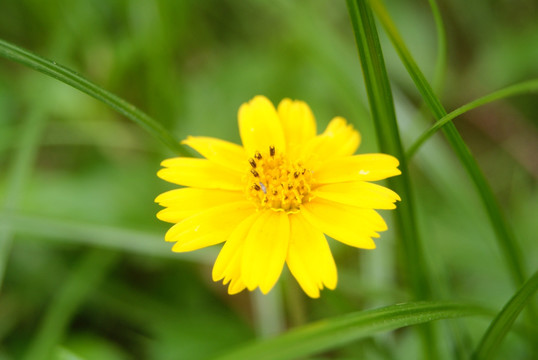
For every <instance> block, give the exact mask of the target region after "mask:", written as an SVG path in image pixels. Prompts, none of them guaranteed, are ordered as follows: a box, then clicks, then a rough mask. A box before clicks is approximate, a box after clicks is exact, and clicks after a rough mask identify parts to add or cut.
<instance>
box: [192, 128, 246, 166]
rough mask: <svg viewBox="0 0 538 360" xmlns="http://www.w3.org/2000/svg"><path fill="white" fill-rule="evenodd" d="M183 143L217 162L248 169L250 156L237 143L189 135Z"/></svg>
mask: <svg viewBox="0 0 538 360" xmlns="http://www.w3.org/2000/svg"><path fill="white" fill-rule="evenodd" d="M182 143H183V144H185V145H188V146H190V147H191V148H193V149H194V150H196V151H198V152H199V153H200V155H202V156H204V157H205V158H206V159H208V160H211V161H213V162H214V163H216V164H219V165H222V166H224V167H227V168H229V169H232V170H236V171H239V172H244V171H246V170H248V166H249V165H248V157H247V155H246V154H245V150H244V149H243V148H242V147H241V146H239V145H237V144H234V143H231V142H228V141H224V140H220V139H215V138H211V137H203V136H189V137H187V139H186V140H183V141H182Z"/></svg>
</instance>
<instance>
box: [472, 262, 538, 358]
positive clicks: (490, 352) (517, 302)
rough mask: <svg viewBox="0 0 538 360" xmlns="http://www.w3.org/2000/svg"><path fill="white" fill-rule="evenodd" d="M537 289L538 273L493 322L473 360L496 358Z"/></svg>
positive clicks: (513, 297) (537, 272)
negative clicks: (507, 335)
mask: <svg viewBox="0 0 538 360" xmlns="http://www.w3.org/2000/svg"><path fill="white" fill-rule="evenodd" d="M537 289H538V271H536V272H535V273H534V275H533V276H532V277H531V278H530V279H529V280H527V282H526V283H525V284H524V285H523V286H522V287H521V288H520V289H519V290H518V291H517V292H516V293H515V295H514V296H512V298H511V299H510V301H508V303H506V305H505V306H504V307H503V309H502V310H501V312H500V313H499V314H497V316H496V317H495V319H494V320H493V321H492V322H491V324H490V325H489V327H488V330H487V331H486V333H485V334H484V336H483V337H482V340H480V344H479V345H478V347H477V348H476V350H475V352H474V354H473V359H475V360H482V359H488V360H489V359H493V358H494V354H495V351H496V350H497V348H498V347H499V345H500V344H501V342H502V340H503V339H504V337H505V335H506V334H507V333H508V331H510V328H511V327H512V324H513V323H514V321H515V320H516V318H517V316H518V315H519V313H520V312H521V310H523V308H524V307H525V305H526V304H527V303H528V302H529V300H530V299H531V298H532V295H533V294H534V293H535V292H536V290H537ZM536 321H537V319H534V325H536ZM535 340H536V338H535Z"/></svg>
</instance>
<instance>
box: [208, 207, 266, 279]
mask: <svg viewBox="0 0 538 360" xmlns="http://www.w3.org/2000/svg"><path fill="white" fill-rule="evenodd" d="M259 216H260V213H259V212H255V213H254V214H252V215H250V216H249V217H248V218H246V219H245V220H243V221H242V222H241V223H240V224H239V225H238V226H237V227H236V228H235V229H234V231H233V232H232V233H231V235H230V237H229V238H228V240H226V242H225V243H224V246H223V247H222V249H221V250H220V253H219V256H218V257H217V260H216V261H215V265H213V273H212V276H213V281H219V280H221V279H225V280H224V284H227V283H228V282H229V281H230V280H233V279H239V278H240V277H241V259H242V254H243V246H244V243H245V239H246V237H247V235H248V232H249V231H250V228H251V227H252V224H253V223H254V221H255V220H256V219H257V218H258V217H259Z"/></svg>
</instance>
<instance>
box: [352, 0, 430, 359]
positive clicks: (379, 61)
mask: <svg viewBox="0 0 538 360" xmlns="http://www.w3.org/2000/svg"><path fill="white" fill-rule="evenodd" d="M347 6H348V11H349V15H350V17H351V23H352V26H353V31H354V33H355V41H356V43H357V48H358V51H359V58H360V61H361V65H362V72H363V76H364V82H365V85H366V92H367V94H368V101H369V103H370V109H371V112H372V118H373V120H374V125H375V128H376V134H377V140H378V143H379V147H380V149H381V151H382V152H384V153H388V154H392V155H394V156H396V157H397V158H398V159H399V160H400V169H401V171H402V175H401V176H399V177H398V178H395V179H388V183H389V186H390V187H391V188H392V189H393V190H395V191H396V192H397V193H398V194H399V195H400V197H401V198H402V201H401V202H400V203H399V204H398V209H397V211H396V212H395V218H396V222H397V225H398V229H399V231H400V238H401V240H402V248H403V257H402V261H403V262H404V269H405V271H406V275H407V280H408V281H409V283H410V286H411V291H412V294H413V296H414V298H415V299H422V300H424V299H431V298H432V288H431V286H432V285H431V281H430V279H429V274H430V272H429V271H428V269H427V265H426V261H425V260H424V255H423V252H422V246H421V244H420V237H419V234H418V231H417V229H418V226H417V222H416V215H415V206H414V202H413V195H412V192H411V184H410V179H409V171H408V167H407V160H406V158H405V154H404V151H403V147H402V143H401V140H400V134H399V130H398V125H397V122H396V113H395V110H394V102H393V99H392V91H391V88H390V83H389V79H388V75H387V70H386V69H385V63H384V60H383V53H382V51H381V45H380V44H379V39H378V35H377V29H376V27H375V22H374V19H373V16H372V13H371V11H370V9H369V8H368V6H367V4H366V3H365V1H364V0H348V1H347ZM420 334H421V337H422V344H423V346H424V353H425V356H426V357H427V358H435V357H436V354H437V349H436V347H437V345H436V341H435V334H434V329H433V328H432V327H431V325H429V324H428V325H425V326H423V327H421V328H420Z"/></svg>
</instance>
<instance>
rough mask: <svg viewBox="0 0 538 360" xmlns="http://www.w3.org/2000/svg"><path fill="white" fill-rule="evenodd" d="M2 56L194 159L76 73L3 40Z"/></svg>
mask: <svg viewBox="0 0 538 360" xmlns="http://www.w3.org/2000/svg"><path fill="white" fill-rule="evenodd" d="M0 56H3V57H5V58H7V59H9V60H13V61H15V62H18V63H20V64H22V65H25V66H28V67H30V68H32V69H34V70H36V71H39V72H41V73H43V74H45V75H48V76H51V77H53V78H55V79H57V80H59V81H61V82H63V83H65V84H67V85H70V86H72V87H74V88H75V89H78V90H80V91H82V92H84V93H86V94H88V95H90V96H92V97H93V98H95V99H97V100H99V101H101V102H103V103H105V104H107V105H108V106H110V107H111V108H112V109H114V110H116V111H117V112H119V113H120V114H122V115H124V116H125V117H127V118H128V119H130V120H132V121H134V122H135V123H136V124H138V125H140V126H141V127H143V128H144V129H146V130H147V131H148V132H149V133H150V134H151V135H153V136H154V137H155V138H157V139H159V140H160V141H161V142H162V143H163V144H164V145H166V146H167V147H169V148H170V149H171V150H172V151H174V152H175V153H178V154H180V155H185V156H190V153H189V152H188V151H187V150H186V149H185V147H183V146H182V145H181V144H180V143H179V142H178V141H177V140H176V139H175V138H174V137H173V136H172V135H171V134H170V132H169V131H168V130H166V129H165V128H164V127H163V126H162V125H161V124H160V123H158V122H157V121H155V120H154V119H152V118H151V117H149V116H148V115H146V114H145V113H144V112H142V111H140V110H139V109H137V108H136V107H135V106H134V105H131V104H129V103H128V102H127V101H125V100H123V99H121V98H119V97H118V96H116V95H114V94H112V93H110V92H108V91H106V90H104V89H103V88H101V87H99V86H97V85H96V84H94V83H92V82H91V81H89V80H87V79H85V78H83V77H82V76H80V75H79V74H77V73H76V72H74V71H72V70H70V69H67V68H66V67H64V66H62V65H59V64H57V63H56V62H55V61H50V60H47V59H45V58H42V57H41V56H38V55H36V54H33V53H31V52H29V51H27V50H25V49H23V48H20V47H18V46H16V45H13V44H10V43H8V42H6V41H3V40H0Z"/></svg>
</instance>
